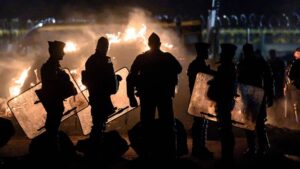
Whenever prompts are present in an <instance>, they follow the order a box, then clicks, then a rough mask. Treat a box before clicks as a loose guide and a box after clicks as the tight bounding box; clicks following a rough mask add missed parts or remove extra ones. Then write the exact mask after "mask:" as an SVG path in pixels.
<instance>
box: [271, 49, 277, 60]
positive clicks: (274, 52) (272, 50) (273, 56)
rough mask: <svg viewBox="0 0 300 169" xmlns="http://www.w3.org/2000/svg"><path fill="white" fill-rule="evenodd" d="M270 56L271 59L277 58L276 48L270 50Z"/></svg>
mask: <svg viewBox="0 0 300 169" xmlns="http://www.w3.org/2000/svg"><path fill="white" fill-rule="evenodd" d="M269 56H270V58H271V59H274V58H276V50H275V49H271V50H269Z"/></svg>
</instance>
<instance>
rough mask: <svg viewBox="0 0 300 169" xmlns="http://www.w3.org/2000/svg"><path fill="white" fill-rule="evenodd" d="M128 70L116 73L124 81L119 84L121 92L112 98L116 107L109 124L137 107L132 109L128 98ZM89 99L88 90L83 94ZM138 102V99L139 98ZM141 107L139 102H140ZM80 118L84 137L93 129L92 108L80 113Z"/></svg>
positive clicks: (109, 118) (124, 69)
mask: <svg viewBox="0 0 300 169" xmlns="http://www.w3.org/2000/svg"><path fill="white" fill-rule="evenodd" d="M128 73H129V71H128V69H127V68H122V69H120V70H118V71H116V75H120V76H121V77H122V80H121V81H120V82H119V90H118V91H117V93H116V94H114V95H112V96H111V100H112V103H113V105H114V107H115V112H114V113H113V114H111V115H110V116H109V117H108V120H107V123H109V122H111V121H113V120H115V119H117V118H118V117H120V116H122V115H124V114H126V113H128V112H129V111H131V110H133V109H134V108H135V107H130V105H129V100H128V97H127V85H126V78H127V76H128ZM82 93H83V94H84V95H85V96H86V97H87V98H88V96H89V93H88V91H87V90H84V91H83V92H82ZM137 100H138V98H137ZM138 105H139V100H138ZM78 117H79V120H80V124H81V128H82V132H83V134H84V135H87V134H89V133H90V132H91V128H92V115H91V107H90V106H89V107H87V108H85V109H84V110H82V111H81V112H79V113H78Z"/></svg>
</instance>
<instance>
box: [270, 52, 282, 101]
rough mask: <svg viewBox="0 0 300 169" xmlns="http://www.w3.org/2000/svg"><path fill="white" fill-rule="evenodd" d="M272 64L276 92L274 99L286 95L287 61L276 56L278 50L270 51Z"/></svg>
mask: <svg viewBox="0 0 300 169" xmlns="http://www.w3.org/2000/svg"><path fill="white" fill-rule="evenodd" d="M269 56H270V60H269V63H270V66H271V70H272V72H273V79H274V87H275V94H274V99H280V98H282V97H283V96H284V87H285V63H284V61H283V60H281V59H280V58H278V57H277V56H276V50H274V49H271V50H270V51H269Z"/></svg>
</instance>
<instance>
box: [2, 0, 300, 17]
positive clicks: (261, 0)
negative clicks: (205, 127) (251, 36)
mask: <svg viewBox="0 0 300 169" xmlns="http://www.w3.org/2000/svg"><path fill="white" fill-rule="evenodd" d="M0 3H1V5H0V19H1V18H15V17H18V18H23V19H42V18H45V17H57V18H63V17H64V16H66V15H67V14H68V13H70V14H73V13H77V12H78V13H83V14H97V13H101V11H102V10H109V11H112V12H116V13H122V12H121V11H128V9H130V8H131V7H139V8H142V9H146V10H148V11H150V12H151V13H152V14H154V15H158V14H168V15H173V16H174V15H179V14H180V15H191V16H198V15H200V14H204V15H206V14H207V11H208V9H210V7H211V1H210V0H186V1H180V0H159V1H158V0H143V1H141V0H139V1H138V0H128V1H124V0H101V1H99V0H89V1H82V0H64V1H61V0H51V1H50V0H1V1H0ZM299 6H300V2H299V1H298V0H273V1H270V0H221V2H220V14H241V13H244V14H250V13H256V14H265V15H278V14H281V13H288V14H289V13H292V12H294V11H296V10H299ZM266 9H268V10H266ZM121 15H122V14H121Z"/></svg>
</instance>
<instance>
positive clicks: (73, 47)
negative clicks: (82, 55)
mask: <svg viewBox="0 0 300 169" xmlns="http://www.w3.org/2000/svg"><path fill="white" fill-rule="evenodd" d="M76 51H77V45H76V44H75V43H74V42H71V41H67V42H66V46H65V48H64V52H65V53H72V52H76Z"/></svg>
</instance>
